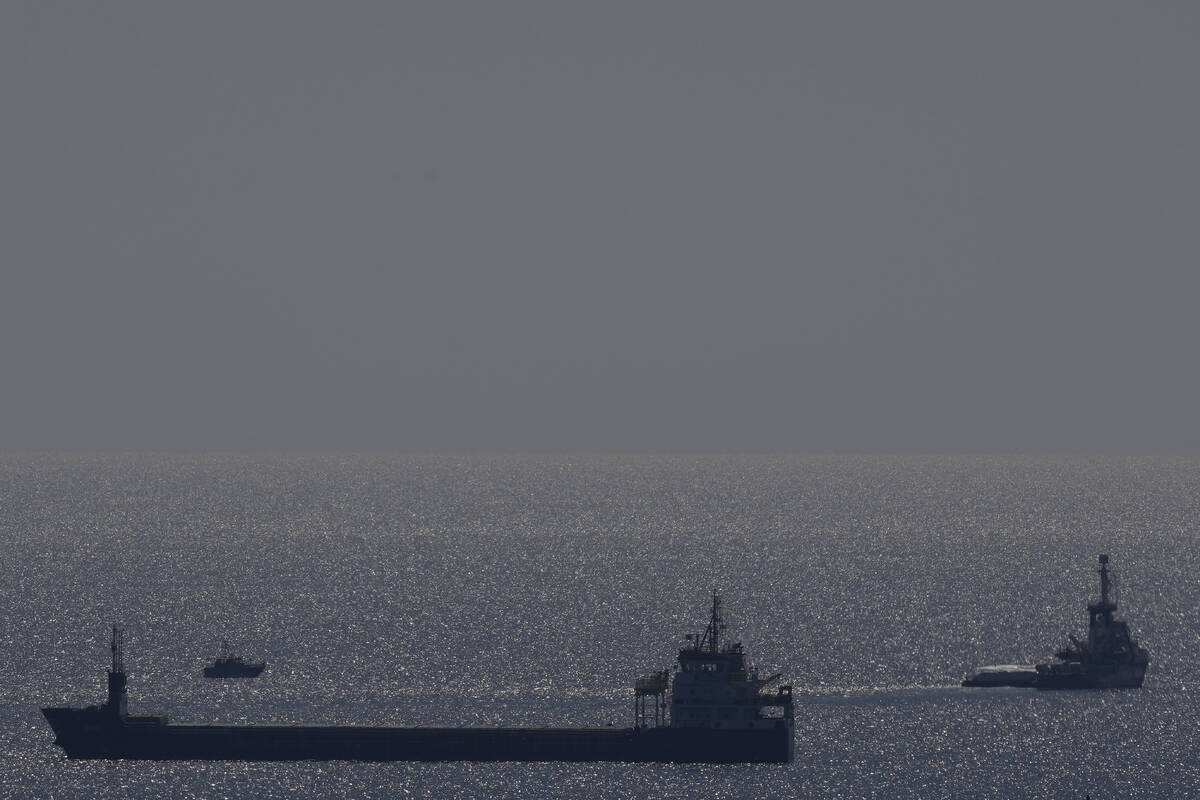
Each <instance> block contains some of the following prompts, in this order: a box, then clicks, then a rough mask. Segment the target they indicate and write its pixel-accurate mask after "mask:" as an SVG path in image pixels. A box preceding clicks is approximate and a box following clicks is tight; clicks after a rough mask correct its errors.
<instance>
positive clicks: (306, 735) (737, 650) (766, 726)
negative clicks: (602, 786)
mask: <svg viewBox="0 0 1200 800" xmlns="http://www.w3.org/2000/svg"><path fill="white" fill-rule="evenodd" d="M724 629H725V626H724V624H723V623H722V622H721V599H720V597H719V596H718V595H717V594H716V592H714V593H713V598H712V610H711V612H710V615H709V622H708V627H706V628H705V629H704V632H703V633H701V634H694V635H691V636H689V637H687V644H686V645H685V646H684V647H682V648H681V649H680V650H679V661H678V668H677V669H676V670H675V671H674V672H672V671H670V670H661V671H658V672H654V673H651V674H650V675H647V676H644V677H642V678H639V679H637V681H636V682H635V684H634V726H633V727H632V728H616V727H611V726H604V727H563V728H532V727H527V728H482V727H443V728H434V727H373V726H370V727H369V726H357V725H193V724H182V725H181V724H177V723H171V722H169V721H168V720H167V717H166V716H163V715H135V714H130V713H128V710H127V701H126V693H125V684H126V678H125V658H124V647H123V635H122V632H121V630H120V629H119V628H117V627H116V626H113V636H112V669H110V670H109V672H108V701H107V702H106V703H104V704H103V705H99V706H90V707H88V708H43V709H42V714H43V716H45V717H46V721H47V722H49V723H50V727H51V728H53V729H54V737H55V738H54V743H55V744H57V745H58V746H59V747H61V748H62V749H63V750H64V751H65V752H66V755H67V758H106V759H117V758H126V759H152V760H158V761H167V760H191V759H209V760H226V761H297V760H316V761H328V760H344V761H628V762H648V761H660V762H675V763H709V764H740V763H785V762H788V761H791V760H792V756H793V745H792V738H793V732H794V725H795V721H794V718H793V708H792V687H790V686H780V687H779V688H778V690H775V691H769V690H767V687H768V686H769V685H770V684H772V683H774V682H775V681H776V680H778V678H779V676H778V675H772V676H771V677H769V678H759V676H758V671H757V670H755V669H753V668H747V666H746V656H745V652H744V651H743V649H742V645H741V643H726V644H724V645H721V644H719V643H718V640H719V639H720V637H721V635H722V633H723V631H724Z"/></svg>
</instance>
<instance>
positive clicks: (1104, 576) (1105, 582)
mask: <svg viewBox="0 0 1200 800" xmlns="http://www.w3.org/2000/svg"><path fill="white" fill-rule="evenodd" d="M1110 586H1111V583H1110V582H1109V579H1108V556H1107V555H1104V554H1101V555H1100V602H1101V603H1102V604H1104V605H1106V606H1107V605H1109V601H1108V589H1109V587H1110Z"/></svg>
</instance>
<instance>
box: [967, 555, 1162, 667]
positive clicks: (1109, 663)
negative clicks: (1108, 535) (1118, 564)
mask: <svg viewBox="0 0 1200 800" xmlns="http://www.w3.org/2000/svg"><path fill="white" fill-rule="evenodd" d="M1111 590H1112V581H1111V579H1110V578H1109V575H1108V556H1106V555H1101V556H1100V599H1099V600H1097V601H1095V602H1093V603H1088V606H1087V609H1088V618H1089V620H1088V638H1087V641H1086V642H1081V641H1079V640H1078V639H1076V638H1075V637H1074V636H1070V637H1068V638H1069V640H1070V642H1069V644H1067V645H1065V646H1064V647H1061V648H1059V650H1058V651H1057V652H1056V653H1055V654H1054V658H1055V660H1054V661H1052V662H1050V663H1048V664H1037V665H1036V666H1034V667H1033V668H1032V669H1031V668H1030V667H984V668H983V669H981V670H979V671H978V672H976V673H975V674H974V675H971V676H969V677H968V678H967V679H966V680H964V681H963V686H1032V687H1033V688H1035V689H1136V688H1138V687H1140V686H1141V685H1142V681H1143V680H1144V679H1145V677H1146V666H1147V665H1148V664H1149V663H1150V654H1149V653H1148V652H1147V651H1146V649H1145V648H1143V647H1141V646H1140V645H1139V644H1138V643H1137V642H1136V641H1135V640H1134V639H1133V637H1132V636H1131V635H1130V634H1129V624H1128V623H1127V622H1125V620H1122V619H1116V618H1115V617H1114V616H1113V614H1114V613H1115V612H1116V610H1117V601H1116V600H1114V599H1112V597H1111V596H1110V593H1111Z"/></svg>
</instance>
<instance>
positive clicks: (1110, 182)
mask: <svg viewBox="0 0 1200 800" xmlns="http://www.w3.org/2000/svg"><path fill="white" fill-rule="evenodd" d="M1198 39H1200V4H1196V3H1193V2H1159V3H1151V4H1141V3H1130V2H1119V3H1118V2H1102V1H1096V0H1093V1H1092V2H1062V3H1046V2H1008V3H963V2H828V3H825V2H821V3H814V2H750V3H733V2H708V0H692V1H691V2H672V3H666V2H645V1H642V2H615V1H612V0H610V1H609V2H602V3H596V2H588V3H582V2H578V3H577V2H544V3H531V2H518V1H517V0H508V1H507V2H478V3H459V2H444V1H443V2H429V3H424V2H391V1H390V0H389V2H357V3H356V2H346V3H309V2H293V3H262V2H258V3H252V2H205V3H182V2H120V1H114V2H106V3H84V2H16V3H10V4H6V5H5V6H4V9H3V11H0V109H2V116H0V120H3V122H2V125H3V127H2V128H0V130H2V132H3V149H2V150H0V180H2V182H3V190H2V191H0V243H2V247H3V251H2V252H3V272H2V276H3V284H2V290H3V291H2V293H0V298H2V299H0V315H2V316H0V368H2V372H0V376H2V385H0V398H2V400H0V450H8V451H27V450H96V449H101V450H108V449H118V450H180V449H186V450H196V449H199V450H280V449H282V450H297V449H303V450H312V449H316V450H330V449H334V450H401V451H528V452H541V451H566V452H583V451H610V452H611V451H620V452H634V451H684V452H714V451H772V452H782V451H791V452H985V453H986V452H1033V453H1109V452H1111V453H1189V454H1200V370H1198V369H1197V363H1196V362H1197V359H1196V355H1195V349H1196V344H1197V342H1198V341H1200V320H1198V315H1197V304H1198V303H1200V291H1198V290H1200V269H1198V268H1200V264H1198V262H1197V230H1198V228H1200V103H1198V102H1197V88H1196V81H1197V76H1198V75H1200V47H1197V46H1196V42H1197V40H1198Z"/></svg>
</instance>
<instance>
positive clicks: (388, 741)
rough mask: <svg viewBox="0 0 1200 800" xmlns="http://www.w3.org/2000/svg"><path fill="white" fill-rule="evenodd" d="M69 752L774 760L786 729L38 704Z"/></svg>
mask: <svg viewBox="0 0 1200 800" xmlns="http://www.w3.org/2000/svg"><path fill="white" fill-rule="evenodd" d="M42 713H43V714H44V715H45V717H46V719H47V721H49V723H50V726H51V727H52V728H53V729H54V733H55V740H54V742H55V744H57V745H59V746H60V747H62V748H63V750H64V751H66V754H67V757H68V758H102V759H143V760H146V759H148V760H157V761H166V760H229V761H233V760H236V761H300V760H316V761H335V760H336V761H343V760H344V761H627V762H652V761H660V762H678V763H710V764H734V763H783V762H787V761H789V760H790V758H791V750H792V747H791V745H792V741H791V740H792V731H791V729H790V727H789V726H786V725H784V723H783V721H782V720H780V721H779V727H778V728H774V729H763V730H749V731H748V730H735V729H727V730H722V729H711V728H670V727H660V728H385V727H356V726H302V725H171V724H168V723H167V722H166V718H165V717H157V716H152V717H139V716H133V715H130V716H126V717H123V718H117V717H115V716H114V715H112V714H110V713H108V712H107V711H105V710H104V709H102V708H101V709H96V710H92V709H72V708H43V709H42Z"/></svg>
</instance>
